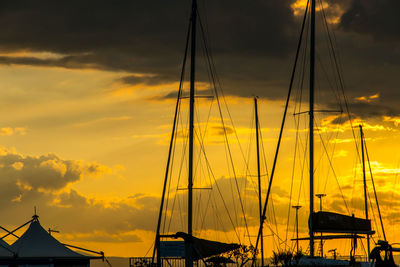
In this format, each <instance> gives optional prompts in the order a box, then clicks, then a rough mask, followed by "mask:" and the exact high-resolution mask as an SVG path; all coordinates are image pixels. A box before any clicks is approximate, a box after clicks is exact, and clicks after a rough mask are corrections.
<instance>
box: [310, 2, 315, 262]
mask: <svg viewBox="0 0 400 267" xmlns="http://www.w3.org/2000/svg"><path fill="white" fill-rule="evenodd" d="M314 71H315V0H311V29H310V100H309V114H310V121H309V137H310V150H309V152H310V216H311V215H312V214H313V213H314V81H315V77H314ZM309 231H310V256H311V257H314V229H313V225H312V221H310V230H309Z"/></svg>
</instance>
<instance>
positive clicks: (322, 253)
mask: <svg viewBox="0 0 400 267" xmlns="http://www.w3.org/2000/svg"><path fill="white" fill-rule="evenodd" d="M315 196H316V197H317V198H319V211H322V198H323V197H326V194H315ZM320 246H321V251H320V254H321V257H323V256H324V242H323V240H322V233H321V240H320Z"/></svg>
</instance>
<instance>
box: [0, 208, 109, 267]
mask: <svg viewBox="0 0 400 267" xmlns="http://www.w3.org/2000/svg"><path fill="white" fill-rule="evenodd" d="M27 224H30V225H29V227H28V229H27V230H26V231H25V233H23V235H22V236H21V237H19V238H18V239H17V240H16V241H15V242H14V243H13V244H12V245H11V246H10V245H8V244H7V243H6V242H5V241H4V240H2V239H0V266H10V267H11V266H12V267H14V266H24V267H29V266H40V267H61V266H62V267H67V266H71V267H72V266H73V267H89V266H90V260H91V259H103V258H104V253H103V252H95V251H90V250H86V249H82V248H79V247H74V246H73V247H74V248H77V249H82V250H84V251H88V252H94V253H97V254H100V255H101V256H88V255H83V254H80V253H78V252H75V251H73V250H71V249H69V248H68V247H67V246H68V245H66V244H62V243H60V242H59V241H58V240H57V239H55V238H54V237H53V236H51V234H50V233H48V232H47V231H46V230H45V229H44V228H43V227H42V226H41V225H40V222H39V216H37V215H34V216H33V217H32V220H30V221H29V222H27V223H25V224H24V225H27ZM24 225H23V226H24ZM23 226H21V227H23ZM21 227H18V228H17V229H16V230H18V229H20V228H21ZM16 230H14V231H12V232H9V234H13V235H15V234H14V232H15V231H16Z"/></svg>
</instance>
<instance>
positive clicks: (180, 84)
mask: <svg viewBox="0 0 400 267" xmlns="http://www.w3.org/2000/svg"><path fill="white" fill-rule="evenodd" d="M191 21H192V20H191V19H190V22H189V27H188V31H187V37H186V45H185V54H184V57H183V64H182V70H181V79H180V83H179V90H178V97H177V101H176V106H175V114H174V122H173V126H172V134H171V140H170V147H169V151H168V160H167V166H166V171H165V179H164V185H163V192H162V198H161V204H160V211H159V215H158V222H157V229H156V240H159V236H160V227H161V219H162V217H163V215H162V212H163V208H164V207H163V205H164V196H165V190H166V187H167V179H168V173H169V164H170V159H171V153H172V147H173V143H174V137H175V127H176V121H177V116H178V110H179V103H180V95H181V93H182V84H183V77H184V73H185V65H186V58H187V54H188V53H187V52H188V47H189V36H190V25H191V24H192V23H191ZM154 247H156V246H154ZM154 257H155V249H154V251H153V257H152V262H153V263H154Z"/></svg>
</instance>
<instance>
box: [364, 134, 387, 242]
mask: <svg viewBox="0 0 400 267" xmlns="http://www.w3.org/2000/svg"><path fill="white" fill-rule="evenodd" d="M364 147H365V154H366V155H367V160H368V168H369V173H370V175H371V181H372V186H373V188H374V195H375V201H376V206H377V208H378V214H379V220H380V221H381V227H382V234H383V238H384V240H385V241H386V234H385V228H384V227H383V221H382V215H381V209H380V208H379V202H378V196H377V195H376V188H375V183H374V177H373V175H372V168H371V162H370V161H369V155H368V149H367V145H366V143H365V139H364Z"/></svg>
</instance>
